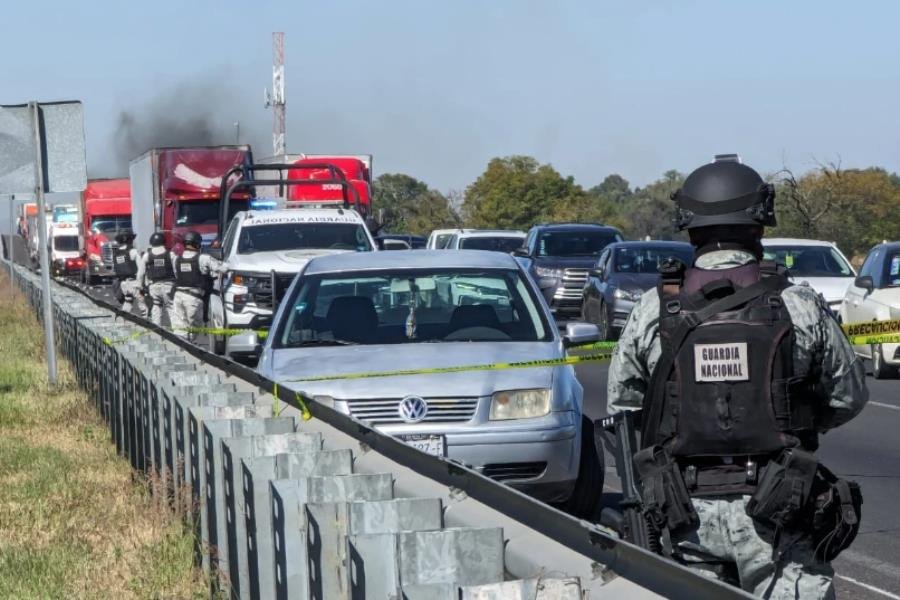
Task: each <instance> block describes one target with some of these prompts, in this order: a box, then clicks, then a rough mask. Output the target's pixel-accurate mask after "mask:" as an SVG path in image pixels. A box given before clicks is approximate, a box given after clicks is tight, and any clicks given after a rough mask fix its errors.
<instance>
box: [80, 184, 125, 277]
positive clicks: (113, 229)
mask: <svg viewBox="0 0 900 600" xmlns="http://www.w3.org/2000/svg"><path fill="white" fill-rule="evenodd" d="M120 231H131V185H130V183H129V181H128V180H127V179H92V180H90V181H88V183H87V187H85V188H84V192H82V193H81V238H82V240H83V241H82V247H83V248H84V268H83V270H82V280H83V281H84V282H85V283H89V284H91V285H93V284H95V283H97V282H98V281H99V280H100V279H102V278H104V277H111V276H112V275H113V270H112V249H113V246H114V245H115V241H114V240H115V237H116V234H117V233H119V232H120Z"/></svg>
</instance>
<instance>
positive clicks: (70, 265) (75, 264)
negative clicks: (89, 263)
mask: <svg viewBox="0 0 900 600" xmlns="http://www.w3.org/2000/svg"><path fill="white" fill-rule="evenodd" d="M66 268H67V269H83V268H84V259H83V258H67V259H66Z"/></svg>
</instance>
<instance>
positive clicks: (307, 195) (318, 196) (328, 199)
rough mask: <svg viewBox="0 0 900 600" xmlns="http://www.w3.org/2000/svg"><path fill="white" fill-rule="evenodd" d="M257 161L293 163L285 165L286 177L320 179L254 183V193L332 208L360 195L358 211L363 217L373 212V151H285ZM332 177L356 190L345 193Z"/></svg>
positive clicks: (343, 187)
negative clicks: (275, 184) (283, 184)
mask: <svg viewBox="0 0 900 600" xmlns="http://www.w3.org/2000/svg"><path fill="white" fill-rule="evenodd" d="M257 164H258V166H259V165H265V164H279V165H286V164H287V165H294V166H295V168H292V169H288V171H287V177H286V179H288V180H297V179H314V180H321V181H322V183H321V185H304V186H286V187H282V188H281V189H278V188H276V187H273V186H257V189H256V195H257V196H260V197H268V198H282V199H284V200H287V201H289V202H292V203H294V202H297V203H303V204H304V205H306V206H309V207H311V208H333V207H335V206H340V205H341V204H343V203H344V202H346V201H349V202H351V203H355V200H356V198H357V197H358V198H359V208H358V212H359V214H360V215H361V216H362V217H363V218H366V217H371V216H372V155H371V154H284V155H281V156H273V157H271V158H264V159H262V160H261V161H259V163H257ZM255 176H256V177H257V178H258V179H265V178H269V177H273V176H277V174H275V173H271V174H266V173H260V172H257V174H256V175H255ZM335 179H343V180H346V181H347V182H348V183H350V185H351V186H352V187H353V188H354V189H355V190H356V194H355V195H350V196H349V197H348V191H347V190H346V188H345V186H342V185H341V184H339V183H336V182H335V181H334V180H335Z"/></svg>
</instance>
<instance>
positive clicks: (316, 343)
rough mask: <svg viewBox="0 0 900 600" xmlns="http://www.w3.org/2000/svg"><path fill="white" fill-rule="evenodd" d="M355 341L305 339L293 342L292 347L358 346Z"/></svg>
mask: <svg viewBox="0 0 900 600" xmlns="http://www.w3.org/2000/svg"><path fill="white" fill-rule="evenodd" d="M358 345H359V344H358V343H357V342H351V341H349V340H305V341H303V342H298V343H296V344H293V347H294V348H302V347H304V346H358Z"/></svg>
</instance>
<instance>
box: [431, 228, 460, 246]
mask: <svg viewBox="0 0 900 600" xmlns="http://www.w3.org/2000/svg"><path fill="white" fill-rule="evenodd" d="M457 231H460V230H459V229H435V230H434V231H432V232H431V235H429V236H428V243H427V244H425V248H426V249H428V250H443V249H444V248H445V247H446V246H447V242H448V241H449V240H450V237H451V236H452V235H453V234H454V233H456V232H457Z"/></svg>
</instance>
